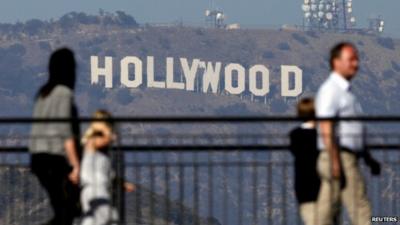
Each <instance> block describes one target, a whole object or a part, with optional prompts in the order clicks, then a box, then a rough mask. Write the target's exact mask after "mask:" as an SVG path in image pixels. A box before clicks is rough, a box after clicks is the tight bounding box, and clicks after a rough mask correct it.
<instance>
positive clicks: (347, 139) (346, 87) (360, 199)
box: [316, 43, 371, 225]
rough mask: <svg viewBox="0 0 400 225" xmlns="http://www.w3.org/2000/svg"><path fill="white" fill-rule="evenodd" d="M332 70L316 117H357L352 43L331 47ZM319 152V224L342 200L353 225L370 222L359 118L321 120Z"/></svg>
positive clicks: (318, 99)
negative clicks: (362, 164)
mask: <svg viewBox="0 0 400 225" xmlns="http://www.w3.org/2000/svg"><path fill="white" fill-rule="evenodd" d="M330 64H331V69H332V73H331V74H330V76H329V77H328V79H327V80H326V81H325V82H324V83H323V84H322V86H321V87H320V89H319V91H318V94H317V97H316V114H317V117H319V118H333V117H335V118H343V117H357V116H360V114H361V113H362V109H361V105H360V103H359V102H358V100H357V98H356V96H355V95H354V94H353V93H352V91H351V84H350V81H351V80H352V79H353V78H354V77H355V76H356V73H357V71H358V67H359V59H358V52H357V49H356V48H355V46H354V45H352V44H351V43H340V44H338V45H336V46H335V47H334V48H333V49H332V50H331V59H330ZM318 136H319V138H318V139H319V140H318V147H319V149H320V150H321V154H320V156H319V158H318V163H317V168H318V173H319V175H320V178H321V188H320V193H319V197H318V201H317V202H318V203H317V205H318V223H317V224H318V225H331V224H333V221H334V218H335V217H336V216H337V215H338V213H339V211H340V206H341V203H343V204H344V205H345V207H346V209H347V211H348V214H349V216H350V219H351V221H352V224H353V225H369V224H371V205H370V202H369V201H368V199H367V194H366V188H365V183H364V180H363V177H362V175H361V173H360V169H359V166H358V156H359V155H362V154H361V153H363V152H364V146H363V143H364V141H363V136H364V127H363V124H362V123H361V122H359V121H339V122H334V121H332V120H322V121H320V122H319V126H318Z"/></svg>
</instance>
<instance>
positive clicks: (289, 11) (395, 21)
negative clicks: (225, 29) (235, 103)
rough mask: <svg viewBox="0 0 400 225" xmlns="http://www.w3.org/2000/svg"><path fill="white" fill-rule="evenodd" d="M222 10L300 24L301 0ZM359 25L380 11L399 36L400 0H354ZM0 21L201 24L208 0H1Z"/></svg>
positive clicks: (234, 17)
mask: <svg viewBox="0 0 400 225" xmlns="http://www.w3.org/2000/svg"><path fill="white" fill-rule="evenodd" d="M214 2H215V5H216V6H217V7H218V8H220V9H222V10H224V11H225V13H226V14H227V16H228V19H227V22H228V23H241V24H243V25H247V26H260V25H265V26H267V25H268V26H271V25H282V24H300V23H301V22H300V21H301V18H302V12H301V8H300V5H301V3H302V0H214ZM353 2H354V11H355V15H356V17H357V21H358V26H359V27H365V26H366V21H367V18H368V17H369V16H370V15H377V14H382V15H383V16H384V18H385V21H386V35H395V36H397V37H400V13H399V12H398V11H399V10H400V0H353ZM0 3H1V4H0V22H16V21H24V20H27V19H32V18H40V19H49V18H58V17H60V16H61V15H63V14H65V13H67V12H70V11H83V12H88V13H97V12H98V10H99V8H102V9H104V10H106V11H115V10H124V11H126V12H128V13H130V14H132V15H133V16H134V17H135V18H136V19H137V20H138V21H139V22H141V23H145V22H173V21H178V20H183V22H184V23H194V24H201V23H203V22H204V11H205V9H207V8H208V7H209V5H210V0H68V1H67V0H64V1H62V0H33V1H32V0H0Z"/></svg>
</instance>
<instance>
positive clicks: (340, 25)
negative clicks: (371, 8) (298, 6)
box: [302, 0, 356, 31]
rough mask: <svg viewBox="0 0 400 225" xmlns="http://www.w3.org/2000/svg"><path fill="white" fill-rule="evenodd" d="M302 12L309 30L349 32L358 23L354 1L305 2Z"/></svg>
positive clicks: (319, 0) (312, 0) (313, 0)
mask: <svg viewBox="0 0 400 225" xmlns="http://www.w3.org/2000/svg"><path fill="white" fill-rule="evenodd" d="M302 10H303V13H304V19H303V27H304V29H307V30H334V31H337V30H341V31H348V30H349V29H350V28H352V27H353V26H354V25H355V22H356V20H355V17H354V16H353V0H304V2H303V5H302Z"/></svg>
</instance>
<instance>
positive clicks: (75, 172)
mask: <svg viewBox="0 0 400 225" xmlns="http://www.w3.org/2000/svg"><path fill="white" fill-rule="evenodd" d="M68 179H69V180H70V181H71V182H72V183H73V184H75V185H78V184H79V168H77V167H75V168H73V169H72V171H71V173H69V174H68Z"/></svg>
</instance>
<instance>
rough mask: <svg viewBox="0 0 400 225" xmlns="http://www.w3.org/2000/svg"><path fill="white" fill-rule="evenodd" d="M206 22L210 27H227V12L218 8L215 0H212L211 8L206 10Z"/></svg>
mask: <svg viewBox="0 0 400 225" xmlns="http://www.w3.org/2000/svg"><path fill="white" fill-rule="evenodd" d="M205 16H206V23H207V25H208V26H209V27H213V28H224V27H225V18H226V16H225V14H224V12H223V11H221V10H218V9H216V6H215V4H214V1H213V0H210V8H209V9H207V10H206V12H205Z"/></svg>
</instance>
